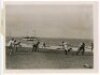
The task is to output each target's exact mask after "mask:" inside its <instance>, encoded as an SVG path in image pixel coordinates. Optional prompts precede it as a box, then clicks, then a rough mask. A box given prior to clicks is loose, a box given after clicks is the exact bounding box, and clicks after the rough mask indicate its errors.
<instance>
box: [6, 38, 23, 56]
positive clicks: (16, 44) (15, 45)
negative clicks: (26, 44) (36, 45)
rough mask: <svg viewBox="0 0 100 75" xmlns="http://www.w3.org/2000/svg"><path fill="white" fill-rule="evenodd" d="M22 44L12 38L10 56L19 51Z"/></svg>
mask: <svg viewBox="0 0 100 75" xmlns="http://www.w3.org/2000/svg"><path fill="white" fill-rule="evenodd" d="M20 43H21V42H18V41H16V39H14V38H12V39H11V40H10V41H9V43H8V44H9V49H10V55H12V54H13V53H14V52H16V51H17V50H18V47H20V46H21V45H20Z"/></svg>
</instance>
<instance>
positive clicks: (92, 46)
mask: <svg viewBox="0 0 100 75" xmlns="http://www.w3.org/2000/svg"><path fill="white" fill-rule="evenodd" d="M93 48H94V45H93V43H91V51H93Z"/></svg>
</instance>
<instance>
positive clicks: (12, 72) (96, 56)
mask: <svg viewBox="0 0 100 75" xmlns="http://www.w3.org/2000/svg"><path fill="white" fill-rule="evenodd" d="M10 1H14V0H4V6H5V4H6V3H7V2H10ZM15 1H16V0H15ZM17 1H18V0H17ZM25 1H28V3H31V1H36V0H20V4H21V3H23V2H25ZM38 1H40V0H38ZM48 1H49V0H48ZM48 1H45V2H43V0H42V2H34V3H35V4H36V3H43V4H44V3H64V4H66V3H67V4H72V3H76V4H77V3H85V4H93V6H94V11H93V13H94V14H93V15H94V18H93V19H94V27H93V28H94V43H95V48H94V50H95V51H94V69H69V70H68V69H62V70H60V69H58V70H57V69H52V70H49V69H43V70H42V69H40V70H34V69H33V70H32V69H31V70H30V69H27V70H6V68H5V50H3V54H4V55H3V63H4V64H3V70H4V73H5V74H6V75H17V74H18V75H19V74H20V75H23V74H24V75H25V74H30V75H31V74H33V73H34V74H35V73H40V74H41V73H57V74H58V73H98V70H99V66H98V65H99V50H98V47H99V45H98V39H99V38H98V26H99V24H98V15H99V13H98V7H99V4H98V2H92V1H84V2H83V0H82V1H76V0H74V1H75V2H73V1H72V0H71V1H70V0H69V1H68V2H67V1H66V0H64V1H61V0H59V1H60V2H59V1H58V0H56V1H53V2H48ZM26 3H27V2H26ZM5 11H6V9H5ZM5 18H6V16H5ZM5 18H4V21H5ZM5 26H6V24H5ZM5 32H6V31H5ZM4 35H6V33H4ZM4 47H5V46H4Z"/></svg>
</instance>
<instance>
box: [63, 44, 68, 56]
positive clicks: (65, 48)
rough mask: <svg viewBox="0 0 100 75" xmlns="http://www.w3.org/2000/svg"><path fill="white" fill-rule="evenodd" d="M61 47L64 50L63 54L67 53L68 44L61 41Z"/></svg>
mask: <svg viewBox="0 0 100 75" xmlns="http://www.w3.org/2000/svg"><path fill="white" fill-rule="evenodd" d="M62 47H63V49H64V51H65V54H66V55H67V53H68V44H67V42H62Z"/></svg>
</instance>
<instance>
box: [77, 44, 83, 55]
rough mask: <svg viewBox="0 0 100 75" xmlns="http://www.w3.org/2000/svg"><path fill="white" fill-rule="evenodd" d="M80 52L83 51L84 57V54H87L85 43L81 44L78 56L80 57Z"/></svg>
mask: <svg viewBox="0 0 100 75" xmlns="http://www.w3.org/2000/svg"><path fill="white" fill-rule="evenodd" d="M80 51H82V55H84V53H85V43H82V44H81V46H80V47H79V49H78V52H77V53H76V55H78V54H79V53H80Z"/></svg>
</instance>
